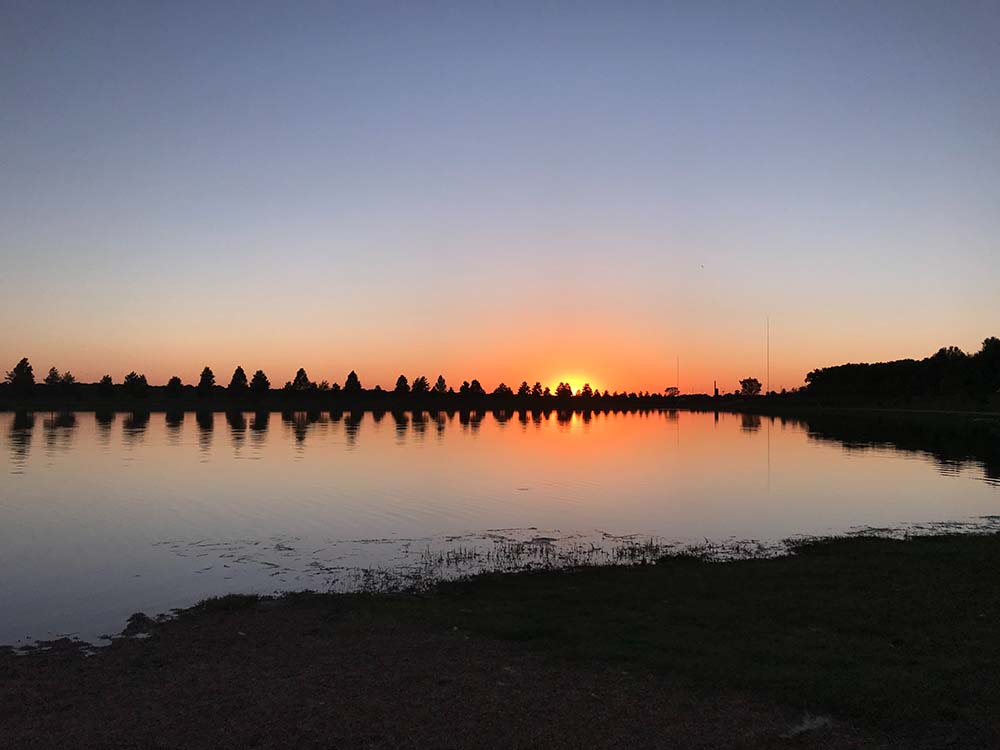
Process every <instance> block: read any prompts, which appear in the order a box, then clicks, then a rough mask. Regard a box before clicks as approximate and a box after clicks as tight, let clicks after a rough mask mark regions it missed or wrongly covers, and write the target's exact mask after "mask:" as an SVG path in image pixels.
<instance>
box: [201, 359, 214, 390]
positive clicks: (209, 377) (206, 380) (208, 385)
mask: <svg viewBox="0 0 1000 750" xmlns="http://www.w3.org/2000/svg"><path fill="white" fill-rule="evenodd" d="M214 387H215V373H214V372H212V368H211V367H209V366H208V365H206V366H205V369H204V370H202V371H201V378H200V379H199V380H198V395H199V396H208V395H211V393H212V389H213V388H214Z"/></svg>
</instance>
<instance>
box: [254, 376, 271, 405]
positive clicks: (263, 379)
mask: <svg viewBox="0 0 1000 750" xmlns="http://www.w3.org/2000/svg"><path fill="white" fill-rule="evenodd" d="M269 390H271V381H270V380H268V379H267V375H265V374H264V371H263V370H257V372H255V373H254V374H253V377H252V378H250V393H252V394H253V395H254V396H255V397H257V398H260V397H261V396H265V395H267V392H268V391H269Z"/></svg>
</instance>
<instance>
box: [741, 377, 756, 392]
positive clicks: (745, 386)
mask: <svg viewBox="0 0 1000 750" xmlns="http://www.w3.org/2000/svg"><path fill="white" fill-rule="evenodd" d="M759 393H760V381H759V380H757V378H744V379H743V380H741V381H740V395H741V396H756V395H758V394H759Z"/></svg>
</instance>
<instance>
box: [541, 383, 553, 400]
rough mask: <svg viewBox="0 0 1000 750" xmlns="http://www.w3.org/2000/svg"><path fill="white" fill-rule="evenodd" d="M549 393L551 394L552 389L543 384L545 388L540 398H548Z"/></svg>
mask: <svg viewBox="0 0 1000 750" xmlns="http://www.w3.org/2000/svg"><path fill="white" fill-rule="evenodd" d="M551 395H552V389H551V388H549V387H548V386H545V389H544V390H543V391H542V398H548V397H549V396H551Z"/></svg>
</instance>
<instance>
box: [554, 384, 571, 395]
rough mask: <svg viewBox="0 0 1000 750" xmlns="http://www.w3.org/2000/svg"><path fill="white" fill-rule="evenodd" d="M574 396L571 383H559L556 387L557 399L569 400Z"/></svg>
mask: <svg viewBox="0 0 1000 750" xmlns="http://www.w3.org/2000/svg"><path fill="white" fill-rule="evenodd" d="M572 395H573V387H572V386H571V385H570V384H569V383H563V382H562V381H560V382H559V385H557V386H556V398H569V397H570V396H572Z"/></svg>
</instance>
